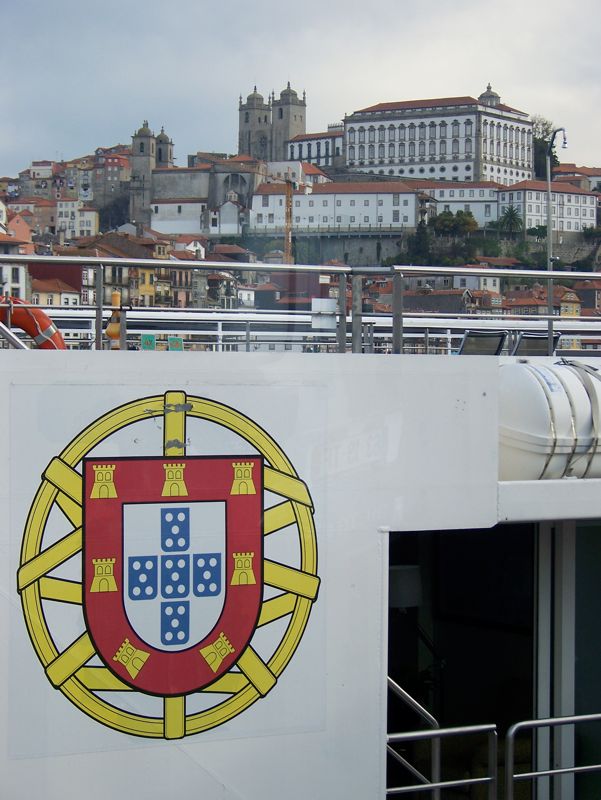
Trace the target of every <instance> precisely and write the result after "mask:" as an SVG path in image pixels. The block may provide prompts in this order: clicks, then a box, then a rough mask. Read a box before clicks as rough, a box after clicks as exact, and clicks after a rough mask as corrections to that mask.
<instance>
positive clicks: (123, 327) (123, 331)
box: [119, 306, 127, 350]
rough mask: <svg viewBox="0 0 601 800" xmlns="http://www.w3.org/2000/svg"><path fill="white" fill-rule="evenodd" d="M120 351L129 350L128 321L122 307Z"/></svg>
mask: <svg viewBox="0 0 601 800" xmlns="http://www.w3.org/2000/svg"><path fill="white" fill-rule="evenodd" d="M119 349H120V350H127V320H126V313H125V308H124V307H123V306H121V308H120V314H119Z"/></svg>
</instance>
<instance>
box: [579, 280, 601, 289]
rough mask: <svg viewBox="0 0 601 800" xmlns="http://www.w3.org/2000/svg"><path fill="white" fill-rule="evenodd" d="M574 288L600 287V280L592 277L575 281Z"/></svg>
mask: <svg viewBox="0 0 601 800" xmlns="http://www.w3.org/2000/svg"><path fill="white" fill-rule="evenodd" d="M574 289H601V280H600V279H598V278H592V279H591V280H586V281H575V283H574Z"/></svg>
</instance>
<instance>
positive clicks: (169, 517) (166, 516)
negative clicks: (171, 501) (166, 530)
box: [165, 511, 173, 522]
mask: <svg viewBox="0 0 601 800" xmlns="http://www.w3.org/2000/svg"><path fill="white" fill-rule="evenodd" d="M165 519H166V521H167V522H171V520H172V519H173V514H172V513H171V512H170V511H169V512H168V513H167V514H165Z"/></svg>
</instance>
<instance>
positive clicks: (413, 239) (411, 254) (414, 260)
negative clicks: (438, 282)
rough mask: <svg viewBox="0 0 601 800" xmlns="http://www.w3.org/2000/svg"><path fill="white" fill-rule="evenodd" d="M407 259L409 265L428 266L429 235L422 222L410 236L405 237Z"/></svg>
mask: <svg viewBox="0 0 601 800" xmlns="http://www.w3.org/2000/svg"><path fill="white" fill-rule="evenodd" d="M407 258H408V260H409V263H410V264H415V265H417V266H422V265H428V264H429V263H430V260H431V252H430V233H429V231H428V228H427V227H426V224H425V222H424V221H423V220H422V221H421V222H420V223H419V225H418V226H417V228H416V231H415V233H414V234H413V235H412V236H408V237H407Z"/></svg>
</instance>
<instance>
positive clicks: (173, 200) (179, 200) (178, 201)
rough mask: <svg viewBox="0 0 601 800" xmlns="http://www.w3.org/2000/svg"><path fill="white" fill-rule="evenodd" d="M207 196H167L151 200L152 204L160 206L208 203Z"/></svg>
mask: <svg viewBox="0 0 601 800" xmlns="http://www.w3.org/2000/svg"><path fill="white" fill-rule="evenodd" d="M206 202H207V198H206V197H167V198H163V199H160V200H151V201H150V205H151V206H159V205H163V204H165V205H167V204H170V205H182V204H184V203H206Z"/></svg>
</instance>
